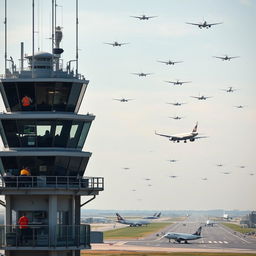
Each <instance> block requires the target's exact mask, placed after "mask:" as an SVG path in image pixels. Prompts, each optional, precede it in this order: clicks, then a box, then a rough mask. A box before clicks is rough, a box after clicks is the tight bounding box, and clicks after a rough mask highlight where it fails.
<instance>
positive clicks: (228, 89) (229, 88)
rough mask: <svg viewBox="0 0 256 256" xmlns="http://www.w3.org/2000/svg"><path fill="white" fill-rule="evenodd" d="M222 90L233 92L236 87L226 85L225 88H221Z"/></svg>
mask: <svg viewBox="0 0 256 256" xmlns="http://www.w3.org/2000/svg"><path fill="white" fill-rule="evenodd" d="M221 90H222V91H225V92H234V91H236V90H237V89H235V88H233V87H232V86H230V87H228V88H227V89H221Z"/></svg>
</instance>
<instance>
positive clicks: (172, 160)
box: [167, 159, 178, 163]
mask: <svg viewBox="0 0 256 256" xmlns="http://www.w3.org/2000/svg"><path fill="white" fill-rule="evenodd" d="M167 161H168V162H170V163H176V162H177V161H178V160H175V159H170V160H167Z"/></svg>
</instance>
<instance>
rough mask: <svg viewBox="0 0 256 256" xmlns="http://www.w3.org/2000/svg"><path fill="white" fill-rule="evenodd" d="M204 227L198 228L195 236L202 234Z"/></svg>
mask: <svg viewBox="0 0 256 256" xmlns="http://www.w3.org/2000/svg"><path fill="white" fill-rule="evenodd" d="M201 231H202V227H201V226H200V227H199V228H198V230H197V231H196V232H195V233H194V234H193V235H195V236H201Z"/></svg>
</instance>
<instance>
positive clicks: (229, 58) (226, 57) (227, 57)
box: [213, 55, 240, 61]
mask: <svg viewBox="0 0 256 256" xmlns="http://www.w3.org/2000/svg"><path fill="white" fill-rule="evenodd" d="M213 57H214V58H217V59H221V60H229V61H230V60H231V59H235V58H239V57H240V56H233V57H230V56H228V55H224V57H220V56H213Z"/></svg>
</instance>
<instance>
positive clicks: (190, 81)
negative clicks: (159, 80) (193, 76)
mask: <svg viewBox="0 0 256 256" xmlns="http://www.w3.org/2000/svg"><path fill="white" fill-rule="evenodd" d="M181 83H182V84H186V83H191V81H186V82H181Z"/></svg>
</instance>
